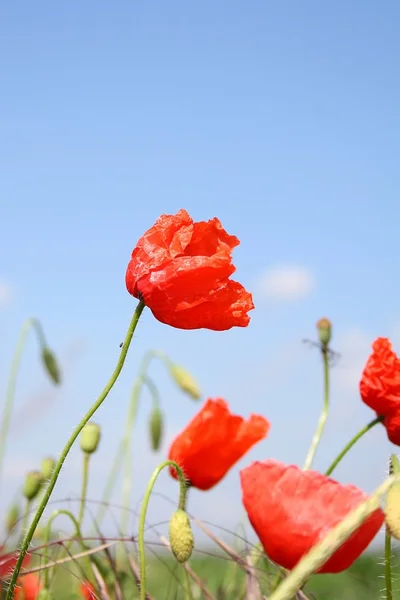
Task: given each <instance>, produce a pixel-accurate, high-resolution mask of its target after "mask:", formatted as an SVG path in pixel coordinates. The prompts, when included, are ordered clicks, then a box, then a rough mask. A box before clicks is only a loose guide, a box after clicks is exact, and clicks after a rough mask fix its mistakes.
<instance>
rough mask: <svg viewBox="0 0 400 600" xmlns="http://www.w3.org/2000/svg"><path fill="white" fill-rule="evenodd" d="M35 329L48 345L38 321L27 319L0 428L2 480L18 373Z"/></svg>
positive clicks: (13, 365)
mask: <svg viewBox="0 0 400 600" xmlns="http://www.w3.org/2000/svg"><path fill="white" fill-rule="evenodd" d="M32 327H33V328H34V329H35V331H36V334H37V337H38V341H39V345H40V347H41V348H43V347H44V346H45V345H46V340H45V337H44V333H43V329H42V326H41V325H40V323H39V321H38V320H37V319H33V318H31V319H26V320H25V321H24V322H23V324H22V327H21V332H20V335H19V338H18V342H17V347H16V349H15V353H14V357H13V359H12V362H11V368H10V376H9V379H8V386H7V391H6V401H5V405H4V409H3V418H2V421H1V426H0V479H1V474H2V471H3V461H4V454H5V451H6V441H7V436H8V432H9V429H10V421H11V413H12V407H13V404H14V399H15V389H16V386H17V377H18V371H19V368H20V365H21V359H22V354H23V351H24V348H25V344H26V340H27V338H28V333H29V331H30V329H31V328H32Z"/></svg>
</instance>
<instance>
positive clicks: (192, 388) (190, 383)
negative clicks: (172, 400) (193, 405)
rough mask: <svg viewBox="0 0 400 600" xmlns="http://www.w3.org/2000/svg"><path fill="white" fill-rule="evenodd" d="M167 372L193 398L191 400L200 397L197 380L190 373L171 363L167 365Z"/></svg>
mask: <svg viewBox="0 0 400 600" xmlns="http://www.w3.org/2000/svg"><path fill="white" fill-rule="evenodd" d="M169 372H170V374H171V377H172V379H173V380H174V381H175V383H176V384H177V385H178V386H179V387H180V388H181V390H182V391H184V392H185V393H186V394H188V395H189V396H190V397H191V398H193V400H199V398H200V397H201V392H200V388H199V386H198V384H197V381H196V380H195V379H194V377H192V375H191V374H190V373H188V372H187V371H186V369H184V368H183V367H180V366H179V365H175V364H171V365H170V367H169Z"/></svg>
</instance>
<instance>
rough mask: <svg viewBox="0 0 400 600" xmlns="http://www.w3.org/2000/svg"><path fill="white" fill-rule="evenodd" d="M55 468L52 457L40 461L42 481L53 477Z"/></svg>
mask: <svg viewBox="0 0 400 600" xmlns="http://www.w3.org/2000/svg"><path fill="white" fill-rule="evenodd" d="M55 466H56V461H55V459H54V458H53V457H52V456H46V457H45V458H44V459H43V460H42V464H41V469H42V475H43V479H50V477H51V476H52V475H53V471H54V467H55Z"/></svg>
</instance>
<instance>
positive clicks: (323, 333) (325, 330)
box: [317, 317, 332, 348]
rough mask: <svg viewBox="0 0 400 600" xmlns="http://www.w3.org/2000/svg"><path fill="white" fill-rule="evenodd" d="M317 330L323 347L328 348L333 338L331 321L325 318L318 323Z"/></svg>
mask: <svg viewBox="0 0 400 600" xmlns="http://www.w3.org/2000/svg"><path fill="white" fill-rule="evenodd" d="M317 329H318V336H319V341H320V342H321V344H322V346H324V347H325V348H327V346H328V345H329V342H330V341H331V337H332V323H331V322H330V321H329V319H326V318H325V317H324V318H322V319H320V320H319V321H318V323H317Z"/></svg>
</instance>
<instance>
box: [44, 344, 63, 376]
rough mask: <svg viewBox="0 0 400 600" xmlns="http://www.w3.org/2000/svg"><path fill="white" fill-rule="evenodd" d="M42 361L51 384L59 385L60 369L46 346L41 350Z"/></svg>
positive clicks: (53, 355) (52, 353)
mask: <svg viewBox="0 0 400 600" xmlns="http://www.w3.org/2000/svg"><path fill="white" fill-rule="evenodd" d="M42 361H43V364H44V368H45V369H46V371H47V373H48V375H49V377H50V379H51V380H52V382H53V383H55V384H56V385H59V384H60V383H61V373H60V368H59V366H58V362H57V359H56V356H55V354H54V352H52V350H50V348H48V347H47V346H45V347H44V348H43V350H42Z"/></svg>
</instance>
